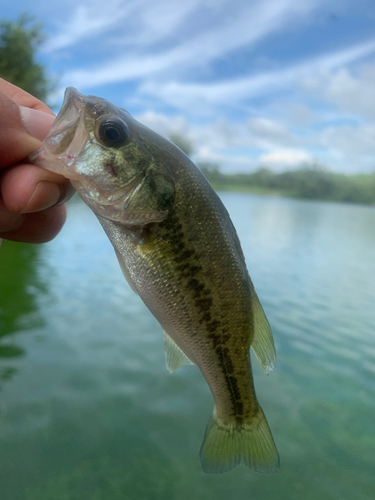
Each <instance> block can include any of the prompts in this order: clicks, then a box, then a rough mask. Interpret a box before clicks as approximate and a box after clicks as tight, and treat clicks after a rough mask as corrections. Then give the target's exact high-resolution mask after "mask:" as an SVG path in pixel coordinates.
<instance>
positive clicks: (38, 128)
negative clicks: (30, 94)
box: [20, 106, 55, 141]
mask: <svg viewBox="0 0 375 500" xmlns="http://www.w3.org/2000/svg"><path fill="white" fill-rule="evenodd" d="M20 112H21V116H22V121H23V124H24V126H25V128H26V130H27V131H28V132H29V134H30V135H32V136H33V137H36V138H37V139H39V140H41V141H42V140H43V139H44V138H45V137H46V135H47V134H48V132H49V130H50V128H51V126H52V123H53V122H54V120H55V117H54V116H53V115H50V114H48V113H44V112H43V111H39V110H37V109H31V108H26V107H24V106H20Z"/></svg>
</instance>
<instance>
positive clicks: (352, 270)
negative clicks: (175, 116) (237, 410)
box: [0, 194, 375, 500]
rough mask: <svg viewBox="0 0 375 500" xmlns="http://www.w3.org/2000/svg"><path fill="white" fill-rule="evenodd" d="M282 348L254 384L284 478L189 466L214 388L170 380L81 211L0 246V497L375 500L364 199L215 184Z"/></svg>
mask: <svg viewBox="0 0 375 500" xmlns="http://www.w3.org/2000/svg"><path fill="white" fill-rule="evenodd" d="M221 196H222V199H223V201H224V203H225V205H226V206H227V208H228V210H229V212H230V215H231V217H232V220H233V222H234V224H235V226H236V228H237V230H238V233H239V237H240V239H241V242H242V245H243V249H244V253H245V256H246V260H247V263H248V267H249V270H250V274H251V276H252V279H253V282H254V284H255V287H256V289H257V291H258V295H259V297H260V299H261V302H262V304H263V306H264V309H265V311H266V313H267V316H268V318H269V320H270V323H271V325H272V328H273V331H274V337H275V342H276V347H277V352H278V362H277V366H276V369H275V371H274V372H273V373H272V374H271V375H269V376H268V377H267V376H266V375H264V373H263V372H262V370H261V369H260V367H259V366H258V364H257V361H256V359H255V358H253V359H254V363H253V365H254V374H255V384H256V389H257V394H258V398H259V401H260V403H261V405H262V407H263V409H264V411H265V413H266V415H267V418H268V421H269V423H270V426H271V428H272V431H273V434H274V437H275V441H276V444H277V446H278V449H279V452H280V456H281V472H280V474H279V475H278V476H263V475H259V474H256V473H254V472H252V471H250V470H249V469H247V468H245V467H244V466H240V467H237V468H236V469H235V470H233V471H231V472H229V473H226V474H223V475H221V476H206V475H204V474H203V473H202V472H201V470H200V465H199V458H198V453H199V448H200V445H201V441H202V438H203V434H204V429H205V426H206V423H207V421H208V419H209V416H210V414H211V411H212V397H211V394H210V392H209V390H208V388H207V386H206V383H205V381H204V379H203V377H202V375H201V374H200V372H199V370H198V369H197V367H193V366H186V367H182V368H180V369H179V370H177V371H176V372H174V373H173V374H172V375H170V374H169V373H168V372H167V370H166V368H165V362H164V354H163V341H162V335H161V329H160V327H159V325H158V323H157V322H156V320H155V319H154V318H153V317H152V316H151V314H150V313H149V312H148V311H147V309H146V308H145V306H144V305H143V303H142V301H141V300H140V299H139V297H137V296H136V295H135V294H134V293H133V292H132V291H131V289H130V288H129V286H128V285H127V283H126V282H125V280H124V278H123V276H122V274H121V271H120V270H119V267H118V264H117V260H116V258H115V255H114V252H113V249H112V247H111V245H110V243H109V242H108V240H107V238H106V236H105V234H104V232H103V231H102V229H101V227H100V225H99V223H98V222H97V220H96V218H95V217H94V215H93V214H92V213H91V212H90V211H89V209H88V208H87V207H86V206H85V205H83V204H82V203H79V202H73V203H72V204H71V206H70V217H69V220H68V222H67V224H66V226H65V228H64V230H63V231H62V233H61V234H60V235H59V236H58V237H57V238H56V239H55V240H54V241H53V242H51V243H49V244H46V245H40V246H31V245H21V244H15V243H9V242H4V243H3V246H2V247H1V249H0V495H1V498H2V499H4V500H75V499H77V500H86V499H87V500H104V499H105V500H107V499H111V500H117V499H130V500H133V499H134V500H139V499H143V500H147V499H150V500H151V499H152V500H159V499H160V500H161V499H163V500H164V499H165V498H170V499H173V500H191V499H194V500H200V499H202V500H211V499H212V500H227V499H228V498H230V499H231V500H244V499H247V498H248V499H249V500H250V499H255V500H258V499H267V500H268V499H270V500H274V499H275V500H284V499H285V500H293V499H296V500H300V499H302V498H303V499H304V500H315V499H316V500H317V499H319V500H326V499H327V500H328V499H329V500H331V499H332V500H343V499H348V500H349V499H350V500H352V499H353V498H355V499H359V500H367V499H368V500H370V499H371V500H372V499H373V498H374V492H375V418H374V415H375V333H374V325H375V307H374V304H375V259H374V254H375V253H374V249H375V209H374V208H369V207H361V206H351V205H343V204H329V203H316V202H307V201H297V200H288V199H278V198H269V197H262V196H253V195H246V194H244V195H237V194H222V195H221Z"/></svg>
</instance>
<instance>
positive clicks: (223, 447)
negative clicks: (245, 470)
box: [200, 406, 280, 474]
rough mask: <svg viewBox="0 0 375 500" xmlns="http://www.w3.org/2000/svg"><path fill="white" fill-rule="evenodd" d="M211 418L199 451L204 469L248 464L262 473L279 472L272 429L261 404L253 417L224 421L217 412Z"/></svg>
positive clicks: (210, 470)
mask: <svg viewBox="0 0 375 500" xmlns="http://www.w3.org/2000/svg"><path fill="white" fill-rule="evenodd" d="M215 413H216V412H214V414H213V415H212V417H211V419H210V421H209V422H208V425H207V428H206V433H205V436H204V440H203V443H202V447H201V451H200V459H201V465H202V469H203V472H205V473H206V474H220V473H222V472H227V471H229V470H231V469H233V467H236V465H238V464H241V463H243V464H245V465H246V466H247V467H250V469H253V470H255V471H256V472H260V473H261V474H277V473H278V471H279V467H280V459H279V454H278V452H277V449H276V446H275V443H274V441H273V437H272V434H271V430H270V428H269V426H268V423H267V420H266V417H265V416H264V413H263V410H262V408H261V407H260V406H259V411H258V413H257V414H256V415H255V416H254V417H252V418H251V419H250V420H243V421H242V422H240V423H238V422H231V423H227V422H222V421H220V419H218V417H217V416H216V415H215Z"/></svg>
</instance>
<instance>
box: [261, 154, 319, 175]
mask: <svg viewBox="0 0 375 500" xmlns="http://www.w3.org/2000/svg"><path fill="white" fill-rule="evenodd" d="M313 162H314V161H313V158H312V157H311V156H310V155H309V154H308V153H306V151H303V150H298V149H278V150H276V151H272V152H271V153H267V154H262V155H260V157H259V163H260V164H261V165H262V166H266V167H270V168H271V169H273V170H289V169H291V168H297V167H300V166H301V165H302V164H306V163H313Z"/></svg>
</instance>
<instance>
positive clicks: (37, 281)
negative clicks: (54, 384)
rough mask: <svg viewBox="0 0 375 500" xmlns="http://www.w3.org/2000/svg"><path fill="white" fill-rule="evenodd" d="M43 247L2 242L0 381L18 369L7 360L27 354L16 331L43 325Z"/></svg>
mask: <svg viewBox="0 0 375 500" xmlns="http://www.w3.org/2000/svg"><path fill="white" fill-rule="evenodd" d="M39 252H40V247H39V246H37V245H28V244H23V243H15V242H12V241H5V240H4V241H3V244H2V246H1V248H0V380H1V381H6V380H9V379H10V378H11V377H12V376H13V374H14V373H15V372H16V371H17V369H16V368H15V367H14V366H10V365H9V361H8V360H12V359H15V358H19V357H20V356H23V355H25V350H24V348H21V347H20V346H19V345H17V343H16V342H15V341H14V338H13V336H14V334H15V333H16V332H18V331H20V330H29V329H31V328H34V327H35V326H39V325H42V323H43V320H42V317H41V315H40V314H39V311H38V304H37V296H38V294H39V295H40V294H45V293H46V291H47V287H46V285H45V284H44V283H43V281H42V280H41V277H40V274H39V273H38V261H39Z"/></svg>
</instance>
